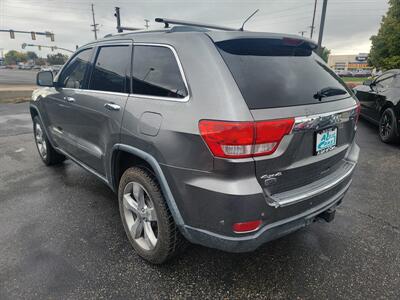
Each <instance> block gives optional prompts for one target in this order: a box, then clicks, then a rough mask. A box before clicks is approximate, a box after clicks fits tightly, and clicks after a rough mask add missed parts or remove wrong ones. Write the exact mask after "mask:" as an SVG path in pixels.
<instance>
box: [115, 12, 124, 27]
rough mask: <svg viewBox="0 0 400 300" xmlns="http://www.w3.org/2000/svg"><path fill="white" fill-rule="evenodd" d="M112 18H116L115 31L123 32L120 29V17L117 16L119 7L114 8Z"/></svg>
mask: <svg viewBox="0 0 400 300" xmlns="http://www.w3.org/2000/svg"><path fill="white" fill-rule="evenodd" d="M114 16H115V17H116V18H117V31H118V32H123V30H122V29H121V16H120V14H119V7H115V14H114Z"/></svg>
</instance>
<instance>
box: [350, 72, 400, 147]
mask: <svg viewBox="0 0 400 300" xmlns="http://www.w3.org/2000/svg"><path fill="white" fill-rule="evenodd" d="M354 90H355V93H356V96H357V98H358V100H360V103H361V116H362V117H363V118H365V119H366V120H368V121H371V122H373V123H374V124H377V125H379V136H380V138H381V140H382V141H383V142H385V143H394V142H397V141H399V131H398V129H399V121H400V104H399V102H400V69H396V70H389V71H387V72H385V73H383V74H382V75H380V76H379V77H377V78H375V79H374V80H366V81H364V83H363V85H359V86H357V87H355V88H354Z"/></svg>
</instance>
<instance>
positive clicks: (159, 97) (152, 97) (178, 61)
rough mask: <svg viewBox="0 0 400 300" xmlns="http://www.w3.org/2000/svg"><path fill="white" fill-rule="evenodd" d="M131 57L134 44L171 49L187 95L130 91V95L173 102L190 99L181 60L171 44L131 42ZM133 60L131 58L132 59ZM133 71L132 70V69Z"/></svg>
mask: <svg viewBox="0 0 400 300" xmlns="http://www.w3.org/2000/svg"><path fill="white" fill-rule="evenodd" d="M133 46H134V48H133V59H135V46H150V47H151V46H153V47H164V48H168V49H170V50H171V51H172V53H173V54H174V57H175V61H176V62H177V64H178V68H179V72H180V73H181V77H182V80H183V83H184V85H185V88H186V91H187V95H186V96H185V97H184V98H172V97H163V96H151V95H142V94H136V93H131V94H130V96H132V97H137V98H144V99H154V100H166V101H174V102H187V101H189V99H190V96H191V95H190V90H189V85H188V83H187V79H186V76H185V72H184V71H183V67H182V63H181V60H180V59H179V56H178V53H177V52H176V50H175V48H174V47H172V46H171V45H168V44H160V43H144V42H134V43H133ZM132 61H133V60H132ZM132 72H133V70H132Z"/></svg>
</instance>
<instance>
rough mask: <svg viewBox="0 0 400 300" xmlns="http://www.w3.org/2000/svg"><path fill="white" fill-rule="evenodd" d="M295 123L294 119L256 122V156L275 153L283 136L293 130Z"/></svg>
mask: <svg viewBox="0 0 400 300" xmlns="http://www.w3.org/2000/svg"><path fill="white" fill-rule="evenodd" d="M293 123H294V119H283V120H273V121H262V122H256V123H255V126H256V141H255V144H254V156H261V155H269V154H272V153H274V152H275V150H276V148H278V146H279V143H280V142H281V140H282V138H283V137H284V136H285V135H287V134H289V133H290V131H291V130H292V127H293Z"/></svg>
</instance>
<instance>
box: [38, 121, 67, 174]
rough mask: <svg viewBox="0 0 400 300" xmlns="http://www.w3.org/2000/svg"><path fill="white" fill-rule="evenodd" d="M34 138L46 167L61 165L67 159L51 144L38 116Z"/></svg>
mask: <svg viewBox="0 0 400 300" xmlns="http://www.w3.org/2000/svg"><path fill="white" fill-rule="evenodd" d="M33 136H34V138H35V144H36V148H37V150H38V152H39V156H40V158H41V159H42V161H43V162H44V163H45V165H46V166H51V165H56V164H59V163H61V162H63V161H64V160H65V159H66V158H65V156H64V155H62V154H60V153H58V152H57V151H56V150H55V149H54V148H53V146H52V145H51V144H50V142H49V139H48V138H47V135H46V132H45V131H44V130H43V124H42V122H41V121H40V119H39V117H38V116H35V117H34V118H33Z"/></svg>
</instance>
